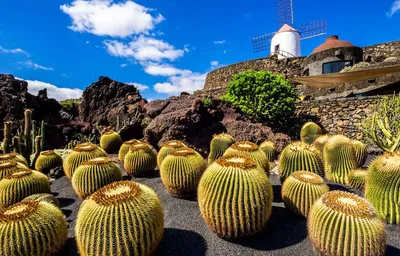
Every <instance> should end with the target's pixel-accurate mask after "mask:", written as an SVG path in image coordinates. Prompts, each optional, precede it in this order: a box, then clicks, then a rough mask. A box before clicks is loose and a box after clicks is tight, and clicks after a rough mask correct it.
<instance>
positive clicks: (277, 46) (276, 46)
mask: <svg viewBox="0 0 400 256" xmlns="http://www.w3.org/2000/svg"><path fill="white" fill-rule="evenodd" d="M275 53H279V44H277V45H275Z"/></svg>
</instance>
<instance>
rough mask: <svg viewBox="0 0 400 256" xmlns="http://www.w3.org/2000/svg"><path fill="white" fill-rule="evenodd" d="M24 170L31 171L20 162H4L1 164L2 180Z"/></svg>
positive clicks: (0, 178)
mask: <svg viewBox="0 0 400 256" xmlns="http://www.w3.org/2000/svg"><path fill="white" fill-rule="evenodd" d="M24 169H29V168H28V167H26V166H25V165H24V164H21V163H20V162H16V161H9V162H4V163H0V180H2V179H3V178H4V177H6V176H7V175H9V174H10V173H13V172H16V171H19V170H24Z"/></svg>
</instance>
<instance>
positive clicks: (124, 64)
mask: <svg viewBox="0 0 400 256" xmlns="http://www.w3.org/2000/svg"><path fill="white" fill-rule="evenodd" d="M119 66H120V67H121V68H124V67H126V66H128V64H126V63H123V64H121V65H119Z"/></svg>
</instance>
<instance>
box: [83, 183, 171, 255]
mask: <svg viewBox="0 0 400 256" xmlns="http://www.w3.org/2000/svg"><path fill="white" fill-rule="evenodd" d="M163 233H164V217H163V210H162V207H161V202H160V200H159V198H158V197H157V194H156V193H155V192H154V191H153V190H152V189H150V188H149V187H147V186H145V185H142V184H139V183H135V182H133V181H118V182H114V183H111V184H109V185H107V186H104V187H102V188H101V189H99V190H98V191H96V192H95V193H93V194H92V195H91V196H90V197H88V198H87V199H86V200H85V201H83V203H82V204H81V207H80V209H79V212H78V217H77V220H76V226H75V236H76V241H77V245H78V250H79V253H80V255H152V254H153V253H154V252H155V250H156V249H157V246H158V244H159V243H160V241H161V239H162V237H163Z"/></svg>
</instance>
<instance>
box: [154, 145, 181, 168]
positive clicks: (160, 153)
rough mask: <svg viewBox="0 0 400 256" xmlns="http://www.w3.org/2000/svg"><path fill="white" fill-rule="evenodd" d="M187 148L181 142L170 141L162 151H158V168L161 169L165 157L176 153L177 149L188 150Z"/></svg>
mask: <svg viewBox="0 0 400 256" xmlns="http://www.w3.org/2000/svg"><path fill="white" fill-rule="evenodd" d="M186 147H187V146H186V145H185V144H183V142H181V141H179V140H170V141H168V142H167V143H165V144H164V145H163V146H162V147H161V148H160V151H158V154H157V166H158V167H160V166H161V163H162V161H163V160H164V158H165V157H167V155H168V154H169V153H170V152H171V151H174V150H175V149H179V148H186Z"/></svg>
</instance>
